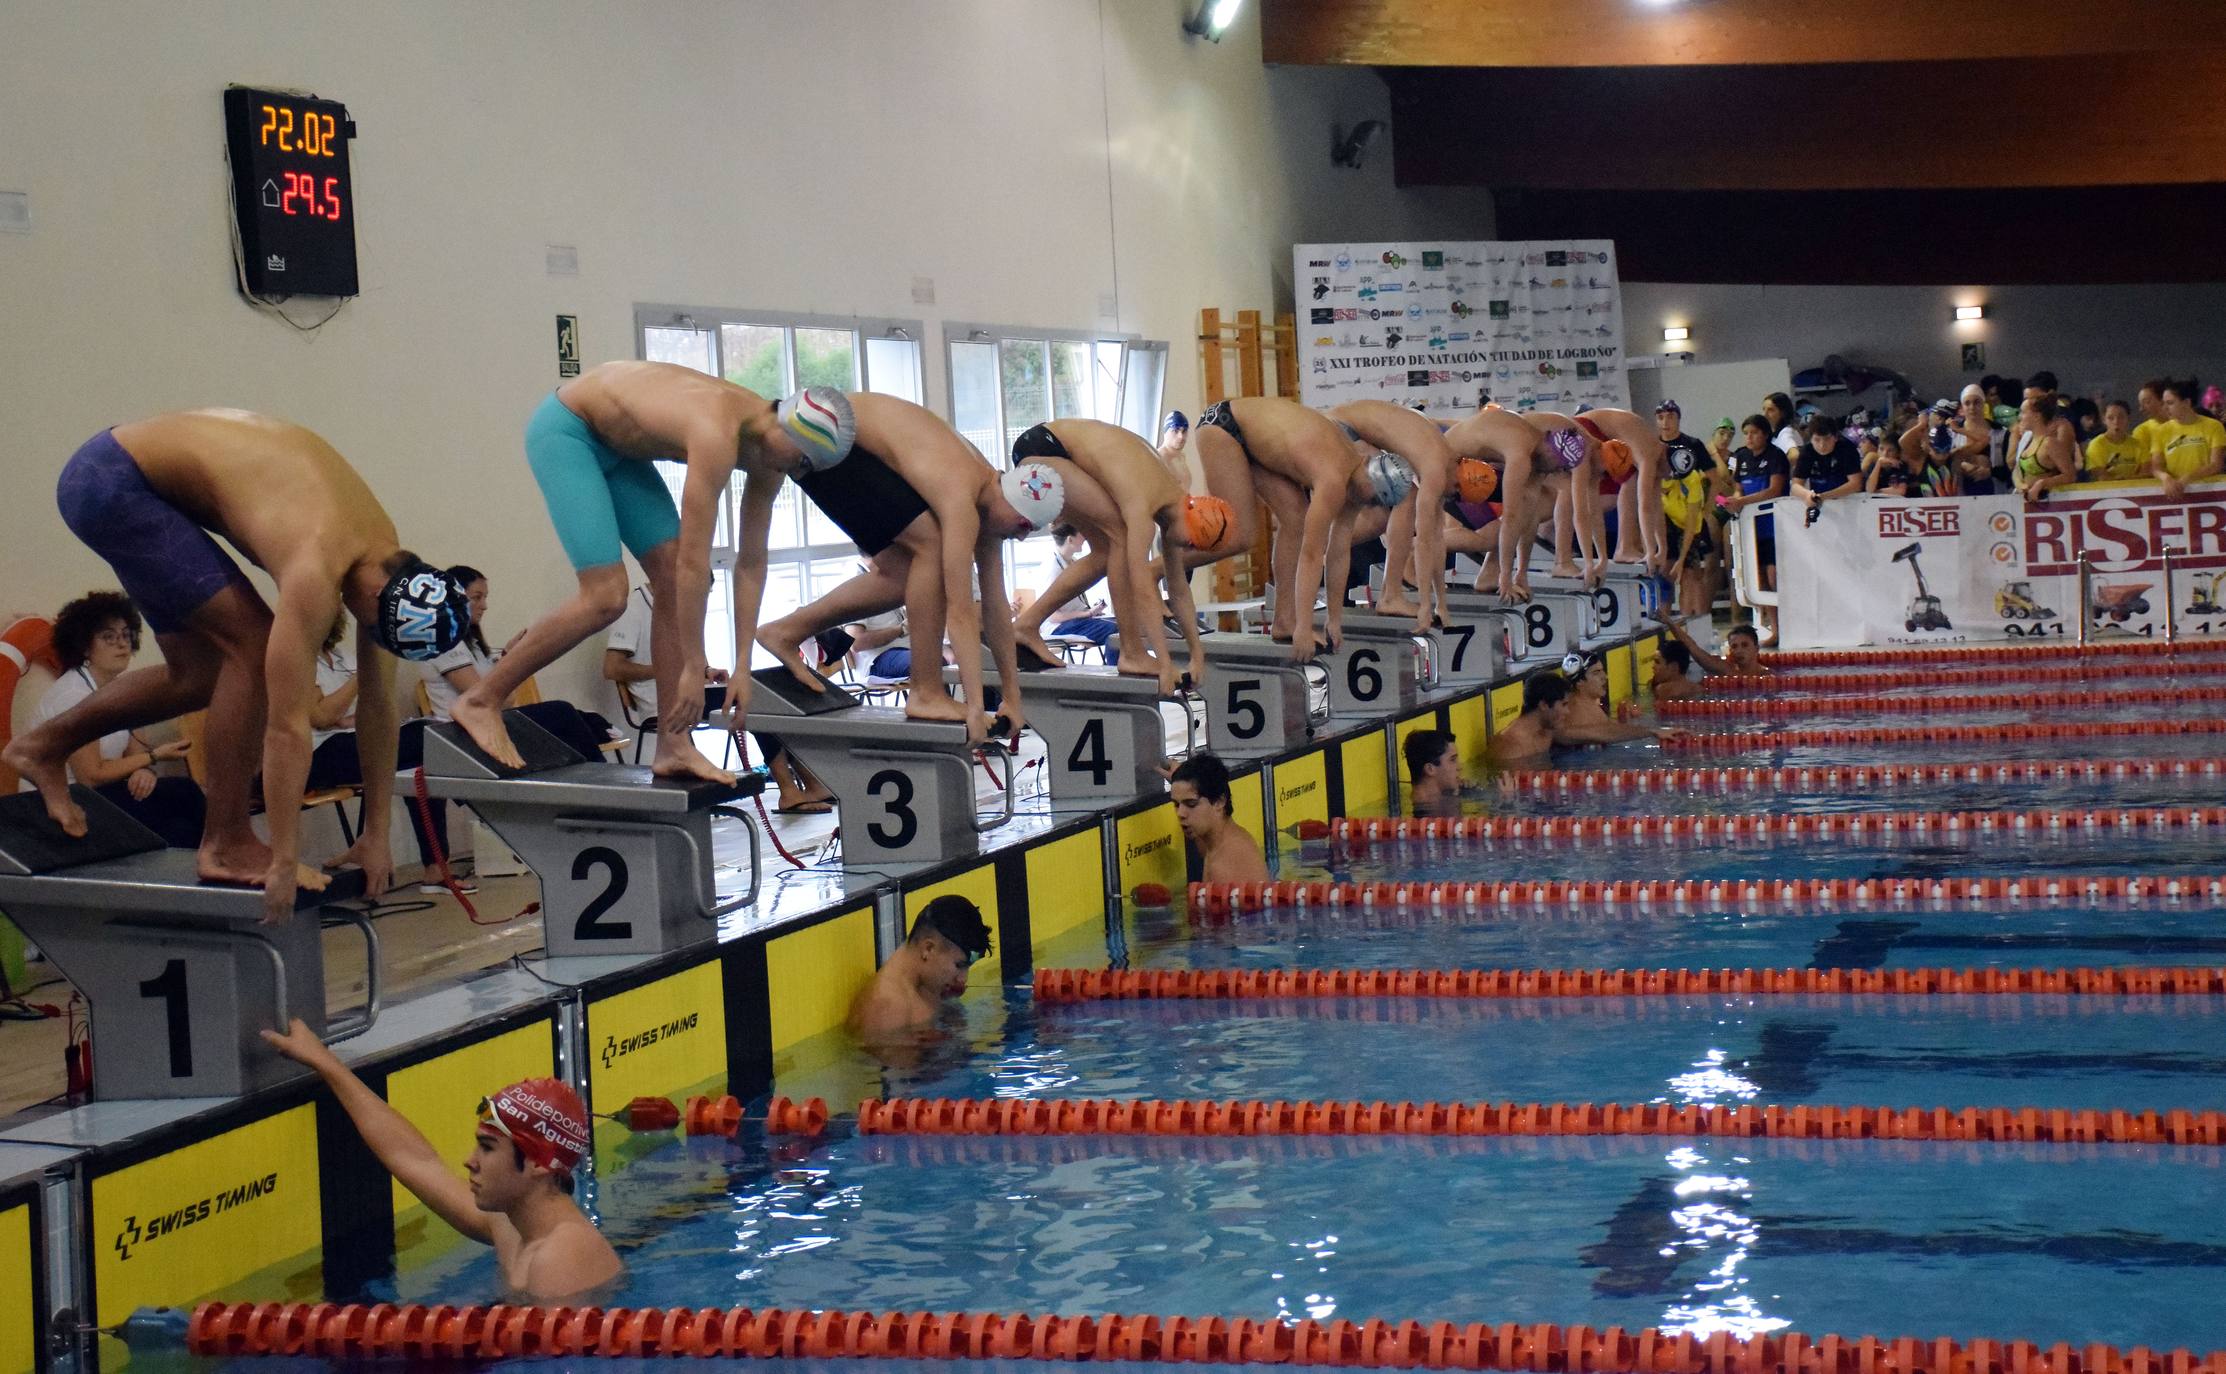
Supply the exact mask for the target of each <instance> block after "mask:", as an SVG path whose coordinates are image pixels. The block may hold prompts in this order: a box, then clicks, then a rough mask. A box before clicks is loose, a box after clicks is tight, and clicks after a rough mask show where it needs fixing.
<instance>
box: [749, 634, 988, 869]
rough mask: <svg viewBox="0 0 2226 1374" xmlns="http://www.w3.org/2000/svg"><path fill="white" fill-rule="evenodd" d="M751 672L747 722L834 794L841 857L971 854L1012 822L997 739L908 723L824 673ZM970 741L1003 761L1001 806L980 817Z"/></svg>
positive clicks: (860, 863)
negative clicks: (983, 741) (814, 685)
mask: <svg viewBox="0 0 2226 1374" xmlns="http://www.w3.org/2000/svg"><path fill="white" fill-rule="evenodd" d="M751 676H752V677H754V678H755V679H756V681H757V689H756V690H755V691H754V692H752V693H751V695H750V712H749V722H748V723H749V728H750V729H752V730H758V731H763V732H764V733H766V734H769V735H778V736H780V737H781V741H782V743H784V744H786V745H787V746H788V748H789V752H791V753H793V754H794V755H796V757H797V758H799V759H801V760H803V762H804V766H805V767H806V768H808V769H810V770H811V772H812V776H814V777H816V778H818V779H819V780H820V781H821V782H823V783H825V784H827V789H828V790H829V791H831V792H833V793H834V794H835V806H836V808H837V809H838V810H839V811H840V812H841V813H842V851H843V861H844V862H845V863H846V864H850V865H852V866H855V867H861V868H863V867H870V866H872V865H875V864H883V863H941V862H943V861H945V860H948V859H962V858H970V857H972V856H973V855H976V854H979V853H980V852H981V848H982V842H981V837H982V834H983V833H984V832H985V831H989V830H994V829H996V828H997V827H998V826H1000V825H1003V824H1004V823H1005V822H1006V821H1009V820H1011V819H1012V815H1013V787H1012V783H1013V778H1012V755H1011V754H1010V753H1009V752H1008V751H1006V750H1005V749H1004V747H1003V746H1001V745H999V744H997V743H995V742H992V743H990V744H987V745H982V746H976V745H974V744H971V743H969V742H968V741H967V738H966V727H965V726H964V725H962V724H960V723H959V722H957V721H955V720H913V719H912V718H910V717H909V716H907V715H905V713H904V712H903V711H902V710H900V709H898V708H896V707H893V706H861V705H859V704H858V698H856V697H854V696H852V695H851V694H850V693H849V692H848V691H847V690H845V689H844V688H843V687H841V686H839V685H838V684H836V683H833V682H829V681H828V680H827V679H825V678H820V679H819V683H820V687H821V688H822V690H820V691H817V692H814V691H812V690H811V689H810V688H808V687H806V686H804V685H803V684H801V683H799V682H797V681H796V679H795V678H794V676H792V675H791V674H790V673H789V671H788V669H786V668H780V667H774V668H761V669H759V670H758V671H757V672H755V673H753V674H752V675H751ZM1023 705H1024V706H1025V705H1026V703H1023ZM976 748H981V749H983V750H985V751H986V754H987V755H993V756H996V757H1000V758H1002V759H1004V761H1005V776H1004V779H1003V781H1004V791H1003V794H1002V795H1003V797H1004V810H1003V812H1002V814H998V815H993V816H990V817H988V818H986V819H985V818H982V817H979V816H977V815H975V812H974V751H975V750H976Z"/></svg>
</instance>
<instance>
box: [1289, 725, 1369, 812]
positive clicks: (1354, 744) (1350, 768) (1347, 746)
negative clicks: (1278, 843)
mask: <svg viewBox="0 0 2226 1374" xmlns="http://www.w3.org/2000/svg"><path fill="white" fill-rule="evenodd" d="M1337 766H1338V769H1339V776H1340V778H1341V779H1342V780H1343V782H1344V787H1345V814H1346V815H1348V816H1373V815H1376V814H1378V813H1379V812H1381V811H1383V810H1384V809H1385V808H1386V807H1388V806H1390V805H1391V778H1390V775H1389V773H1388V772H1387V771H1386V769H1385V765H1384V732H1383V731H1381V730H1370V731H1369V732H1368V733H1367V734H1365V735H1361V736H1359V737H1358V738H1355V739H1349V740H1346V741H1345V742H1344V743H1343V744H1341V745H1339V746H1338V759H1337ZM1283 780H1284V779H1283V778H1282V776H1281V772H1280V770H1278V775H1277V777H1276V782H1277V783H1279V784H1280V783H1281V782H1283ZM1277 790H1278V791H1280V790H1281V789H1280V787H1279V788H1278V789H1277ZM1276 814H1277V816H1279V817H1280V816H1281V815H1282V812H1280V811H1278V812H1277V813H1276ZM1284 823H1285V824H1294V823H1295V822H1292V821H1286V822H1284Z"/></svg>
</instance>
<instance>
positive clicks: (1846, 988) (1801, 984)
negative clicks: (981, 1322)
mask: <svg viewBox="0 0 2226 1374" xmlns="http://www.w3.org/2000/svg"><path fill="white" fill-rule="evenodd" d="M1719 993H1721V994H1729V995H1735V996H1785V995H1800V994H1806V993H1853V994H1870V995H1884V996H1906V997H1956V996H1968V995H1987V996H2015V995H2019V994H2040V995H2056V996H2063V995H2070V996H2078V997H2127V996H2183V997H2217V996H2221V995H2226V968H2194V967H2185V968H2176V967H2163V968H1892V969H1856V968H1831V969H1816V968H1709V969H1679V968H1666V969H1665V968H1544V969H1511V968H1487V969H1427V968H1402V969H1350V968H1346V969H1288V968H1285V969H1227V968H1216V969H1194V968H1172V969H1113V968H1107V969H1085V968H1051V969H1037V970H1036V987H1035V994H1036V1001H1037V1003H1038V1004H1039V1005H1046V1006H1060V1005H1068V1004H1072V1003H1077V1002H1095V1001H1131V1000H1136V1001H1146V1000H1156V999H1159V998H1195V999H1213V1000H1237V999H1254V998H1287V997H1450V998H1515V997H1526V998H1527V997H1573V998H1574V997H1684V996H1692V995H1696V994H1698V995H1713V994H1719Z"/></svg>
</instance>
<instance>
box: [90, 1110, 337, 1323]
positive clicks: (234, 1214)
mask: <svg viewBox="0 0 2226 1374" xmlns="http://www.w3.org/2000/svg"><path fill="white" fill-rule="evenodd" d="M323 1226H324V1212H323V1207H322V1204H321V1203H320V1201H319V1198H318V1186H317V1113H316V1108H314V1107H312V1106H310V1105H309V1104H307V1103H304V1104H303V1105H301V1106H299V1107H295V1108H292V1109H290V1110H288V1111H283V1112H280V1113H278V1114H277V1115H276V1116H270V1117H265V1118H264V1119H263V1120H261V1121H257V1122H253V1123H251V1124H249V1125H246V1126H241V1127H238V1128H236V1129H234V1130H229V1131H226V1132H224V1133H223V1134H221V1135H215V1136H211V1137H210V1138H208V1139H207V1140H201V1141H196V1142H194V1143H193V1144H191V1145H186V1146H183V1147H181V1148H179V1149H176V1150H172V1151H170V1152H169V1153H168V1154H163V1155H157V1156H155V1157H154V1158H153V1159H148V1160H143V1161H141V1162H140V1163H137V1164H132V1165H127V1166H126V1167H124V1168H122V1169H118V1170H117V1171H116V1172H114V1173H110V1174H101V1175H98V1176H97V1177H95V1178H94V1179H93V1219H92V1232H93V1235H92V1239H93V1287H94V1292H95V1294H96V1295H97V1299H98V1307H99V1311H98V1313H97V1315H96V1318H95V1320H96V1321H97V1322H98V1323H99V1324H100V1325H102V1326H113V1325H115V1324H116V1323H118V1322H121V1321H122V1320H123V1319H124V1318H125V1317H128V1316H130V1315H131V1313H132V1312H133V1311H134V1310H135V1309H137V1308H141V1307H191V1306H192V1305H193V1304H194V1303H196V1302H199V1301H200V1300H202V1299H204V1298H215V1297H224V1298H228V1299H238V1300H242V1301H245V1300H250V1299H252V1300H264V1299H272V1298H281V1297H291V1296H295V1295H296V1294H297V1291H298V1290H296V1289H295V1288H294V1287H293V1285H292V1284H291V1283H290V1282H289V1276H288V1275H285V1274H278V1273H274V1274H270V1275H267V1276H266V1277H265V1278H264V1279H263V1281H260V1282H257V1283H255V1284H246V1283H243V1281H244V1280H246V1279H249V1278H250V1277H252V1276H256V1275H261V1274H263V1273H264V1271H266V1270H274V1269H276V1268H277V1266H279V1265H281V1264H284V1263H286V1262H287V1261H298V1262H299V1263H300V1264H301V1266H302V1267H303V1269H304V1270H305V1272H306V1273H307V1274H308V1275H310V1276H311V1283H310V1288H309V1289H308V1291H310V1292H314V1291H316V1289H315V1281H314V1274H315V1271H316V1268H317V1249H318V1246H319V1244H320V1243H321V1242H322V1240H323V1238H324V1236H323ZM120 1349H121V1347H117V1346H111V1347H109V1348H108V1349H107V1350H106V1351H105V1352H104V1354H106V1355H108V1356H110V1357H111V1358H112V1357H113V1356H114V1355H115V1353H116V1352H117V1351H119V1350H120ZM108 1363H109V1360H108V1359H104V1360H103V1364H104V1365H105V1364H108Z"/></svg>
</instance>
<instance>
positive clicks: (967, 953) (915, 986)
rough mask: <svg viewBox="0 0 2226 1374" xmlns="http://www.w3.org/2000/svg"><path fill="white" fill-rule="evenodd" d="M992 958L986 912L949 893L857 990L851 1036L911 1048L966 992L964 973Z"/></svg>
mask: <svg viewBox="0 0 2226 1374" xmlns="http://www.w3.org/2000/svg"><path fill="white" fill-rule="evenodd" d="M988 953H989V923H988V922H986V921H984V920H983V919H982V909H981V908H980V907H978V906H976V905H974V904H973V903H972V902H970V901H967V900H966V899H965V898H964V897H961V896H959V895H957V894H956V893H946V894H944V895H943V896H941V897H938V898H936V899H935V900H934V901H932V902H929V903H928V904H927V905H926V906H924V907H921V908H920V914H919V915H917V916H915V917H913V918H912V933H911V934H910V935H908V936H906V937H905V940H904V943H903V944H901V945H899V946H897V952H896V953H894V954H892V955H890V956H889V962H888V963H886V964H883V965H882V966H881V968H880V970H879V971H878V972H876V973H875V974H874V975H873V981H872V982H870V983H867V984H866V985H865V987H863V988H861V989H859V991H858V996H857V998H856V999H855V1000H854V1001H852V1002H851V1004H850V1031H851V1034H853V1035H855V1036H857V1037H858V1039H859V1041H860V1042H862V1043H863V1044H865V1045H867V1046H869V1047H872V1046H881V1047H891V1046H895V1047H909V1046H912V1045H915V1044H917V1043H918V1042H919V1040H920V1039H921V1037H922V1035H923V1033H924V1032H929V1031H931V1030H932V1029H933V1027H934V1024H935V1018H936V1016H937V1014H938V1013H940V1012H941V1011H942V1009H943V1008H944V1007H945V1006H946V1005H948V1004H949V1003H950V1001H951V1000H952V999H953V998H955V997H957V996H959V995H960V994H962V993H964V992H965V991H966V971H967V970H968V969H970V968H972V967H973V966H974V964H975V962H976V961H977V960H979V959H981V958H982V957H983V956H985V955H987V954H988Z"/></svg>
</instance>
